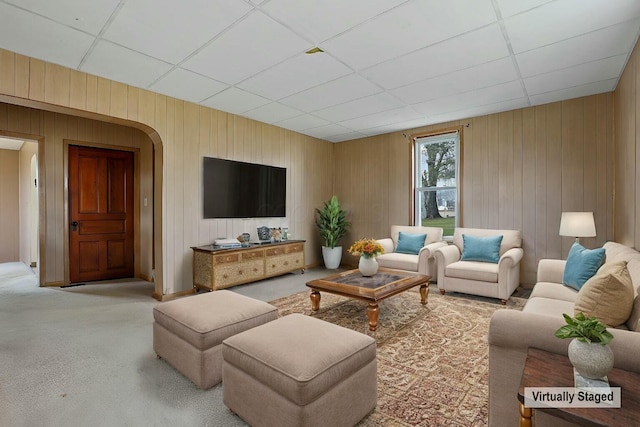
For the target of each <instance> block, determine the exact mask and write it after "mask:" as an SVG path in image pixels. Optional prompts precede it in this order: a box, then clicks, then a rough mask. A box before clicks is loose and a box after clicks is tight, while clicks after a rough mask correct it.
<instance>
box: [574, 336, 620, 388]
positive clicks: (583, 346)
mask: <svg viewBox="0 0 640 427" xmlns="http://www.w3.org/2000/svg"><path fill="white" fill-rule="evenodd" d="M567 354H568V356H569V361H570V362H571V364H572V365H573V367H574V368H576V371H578V373H579V374H580V375H582V376H583V377H585V378H592V379H597V378H602V377H604V376H605V375H607V374H608V373H609V371H610V370H611V369H613V351H612V350H611V347H609V346H608V345H602V344H599V343H587V342H582V341H578V340H577V339H575V338H574V339H573V340H571V342H570V343H569V350H568V353H567Z"/></svg>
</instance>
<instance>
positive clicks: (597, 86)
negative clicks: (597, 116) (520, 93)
mask: <svg viewBox="0 0 640 427" xmlns="http://www.w3.org/2000/svg"><path fill="white" fill-rule="evenodd" d="M617 83H618V79H609V80H602V81H599V82H595V83H588V84H585V85H581V86H575V87H570V88H568V89H560V90H556V91H553V92H546V93H542V94H540V95H532V96H530V97H529V99H531V104H532V105H542V104H548V103H550V102H556V101H563V100H565V99H572V98H578V97H581V96H588V95H596V94H598V93H606V92H612V91H614V90H615V88H616V84H617Z"/></svg>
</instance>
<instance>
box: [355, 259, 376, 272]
mask: <svg viewBox="0 0 640 427" xmlns="http://www.w3.org/2000/svg"><path fill="white" fill-rule="evenodd" d="M358 270H360V273H361V274H362V275H363V276H373V275H374V274H376V273H377V272H378V261H377V260H376V257H366V256H364V255H362V256H361V257H360V261H359V262H358Z"/></svg>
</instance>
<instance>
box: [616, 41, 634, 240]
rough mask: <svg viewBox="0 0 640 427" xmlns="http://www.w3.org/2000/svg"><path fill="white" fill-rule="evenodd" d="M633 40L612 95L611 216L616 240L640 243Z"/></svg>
mask: <svg viewBox="0 0 640 427" xmlns="http://www.w3.org/2000/svg"><path fill="white" fill-rule="evenodd" d="M638 49H639V48H638V44H636V47H635V49H634V50H633V53H632V54H631V57H630V58H629V61H628V62H627V65H626V67H625V69H624V72H623V73H622V76H621V77H620V81H619V82H618V86H617V87H616V90H615V92H614V96H615V108H614V111H615V118H614V121H615V135H616V144H615V146H616V149H615V158H614V162H615V189H616V192H615V216H614V236H615V240H616V241H617V242H620V243H623V244H625V245H627V246H631V247H635V248H638V247H640V195H639V192H640V173H639V172H640V169H639V168H638V165H639V164H640V134H639V133H638V132H639V131H640V84H639V81H640V52H639V50H638Z"/></svg>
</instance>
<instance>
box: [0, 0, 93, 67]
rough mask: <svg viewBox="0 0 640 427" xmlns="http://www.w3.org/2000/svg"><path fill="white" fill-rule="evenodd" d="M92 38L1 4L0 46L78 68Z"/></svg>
mask: <svg viewBox="0 0 640 427" xmlns="http://www.w3.org/2000/svg"><path fill="white" fill-rule="evenodd" d="M93 40H94V38H93V37H92V36H90V35H88V34H85V33H83V32H81V31H78V30H75V29H73V28H69V27H66V26H64V25H62V24H58V23H55V22H53V21H50V20H48V19H45V18H42V17H40V16H38V15H34V14H33V13H30V12H26V11H24V10H21V9H18V8H16V7H14V6H10V5H8V4H4V3H0V47H1V48H3V49H7V50H11V51H13V52H18V53H20V54H22V55H27V56H30V57H32V58H37V59H40V60H43V61H49V62H52V63H55V64H60V65H64V66H66V67H69V68H74V69H77V68H78V65H80V62H81V61H82V58H83V57H84V55H85V54H86V53H87V51H88V50H89V48H90V47H91V44H92V43H93Z"/></svg>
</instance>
